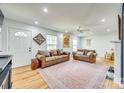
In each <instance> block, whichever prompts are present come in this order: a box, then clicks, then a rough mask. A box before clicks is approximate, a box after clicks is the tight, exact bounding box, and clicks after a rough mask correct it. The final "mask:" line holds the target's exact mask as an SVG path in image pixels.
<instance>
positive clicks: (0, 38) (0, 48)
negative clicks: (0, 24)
mask: <svg viewBox="0 0 124 93" xmlns="http://www.w3.org/2000/svg"><path fill="white" fill-rule="evenodd" d="M1 33H2V32H0V50H2V35H1Z"/></svg>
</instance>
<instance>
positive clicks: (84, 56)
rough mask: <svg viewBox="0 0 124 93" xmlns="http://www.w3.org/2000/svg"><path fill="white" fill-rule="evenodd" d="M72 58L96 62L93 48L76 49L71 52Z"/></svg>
mask: <svg viewBox="0 0 124 93" xmlns="http://www.w3.org/2000/svg"><path fill="white" fill-rule="evenodd" d="M72 54H73V59H74V60H80V61H85V62H90V63H95V62H96V56H97V54H96V51H95V50H87V49H78V51H77V52H73V53H72Z"/></svg>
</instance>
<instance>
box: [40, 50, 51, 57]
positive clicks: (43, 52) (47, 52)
mask: <svg viewBox="0 0 124 93" xmlns="http://www.w3.org/2000/svg"><path fill="white" fill-rule="evenodd" d="M38 54H40V55H44V56H45V57H50V53H49V51H41V50H38Z"/></svg>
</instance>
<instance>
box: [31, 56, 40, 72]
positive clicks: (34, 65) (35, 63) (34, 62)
mask: <svg viewBox="0 0 124 93" xmlns="http://www.w3.org/2000/svg"><path fill="white" fill-rule="evenodd" d="M39 67H41V64H40V62H39V61H38V59H36V58H34V59H32V60H31V69H32V70H35V69H37V68H39Z"/></svg>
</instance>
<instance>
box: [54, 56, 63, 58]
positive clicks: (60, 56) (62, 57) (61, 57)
mask: <svg viewBox="0 0 124 93" xmlns="http://www.w3.org/2000/svg"><path fill="white" fill-rule="evenodd" d="M54 57H55V59H60V58H63V56H54Z"/></svg>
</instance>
